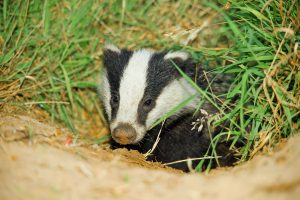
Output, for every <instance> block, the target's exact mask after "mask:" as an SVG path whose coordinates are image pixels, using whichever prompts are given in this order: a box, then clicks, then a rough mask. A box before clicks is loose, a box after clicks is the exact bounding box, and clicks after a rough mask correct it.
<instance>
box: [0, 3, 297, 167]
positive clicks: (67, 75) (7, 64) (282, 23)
mask: <svg viewBox="0 0 300 200" xmlns="http://www.w3.org/2000/svg"><path fill="white" fill-rule="evenodd" d="M299 20H300V11H299V1H297V0H287V1H283V0H268V1H264V0H255V1H238V0H231V1H225V0H220V1H214V2H213V3H212V2H211V1H197V0H191V1H160V0H159V1H154V0H153V1H152V0H151V1H137V0H130V1H129V0H127V1H126V0H115V1H109V0H102V1H94V0H87V1H83V0H82V1H80V0H69V1H66V0H63V1H60V0H51V1H50V0H44V1H40V0H32V1H30V0H22V1H21V0H19V1H18V0H14V1H9V0H3V1H1V2H0V109H3V110H5V111H6V112H12V113H13V112H15V109H23V110H28V109H31V110H35V112H38V111H46V113H47V118H48V119H50V120H52V121H55V122H58V123H62V124H64V125H66V126H67V127H68V128H69V129H70V130H71V131H72V132H73V133H74V135H75V136H76V138H77V139H83V138H84V137H86V136H87V135H89V136H91V137H90V138H91V139H90V140H89V142H90V143H99V142H101V141H102V139H103V137H102V136H104V135H106V134H107V133H108V131H107V129H106V128H105V127H106V126H105V120H104V117H103V110H102V108H101V106H100V104H99V100H98V96H97V92H96V91H97V89H96V86H97V78H98V74H99V71H100V70H101V67H102V63H101V56H102V47H103V44H104V41H110V42H113V43H115V44H117V45H119V46H121V47H127V48H131V49H137V48H142V47H147V48H148V47H150V48H154V49H158V50H185V51H188V52H190V53H191V55H192V56H193V58H194V59H195V60H196V61H197V62H199V64H202V65H203V66H204V68H208V67H214V69H215V70H214V71H215V72H216V73H234V74H235V80H234V86H233V87H232V88H231V90H229V91H228V94H227V96H228V97H232V96H235V95H238V96H239V98H240V99H239V101H238V102H237V103H236V105H235V106H234V109H232V110H231V111H230V112H229V113H228V114H224V115H222V116H221V119H220V120H219V121H218V122H217V123H221V122H222V121H223V120H226V119H230V121H231V125H230V129H228V130H225V131H224V132H223V133H222V135H226V136H228V138H229V139H231V140H232V141H233V146H234V144H235V142H237V141H241V140H242V141H245V143H244V145H243V147H242V148H239V149H237V150H238V153H239V154H240V155H242V156H241V161H244V160H247V159H249V158H251V157H253V156H254V155H255V154H256V153H257V152H259V151H260V150H262V149H263V148H266V147H273V146H274V144H276V143H277V142H278V141H280V139H281V138H285V137H288V136H290V135H292V134H295V133H296V132H299V127H300V117H299V116H300V69H299V66H300V61H299V59H300V52H299V41H300V34H299V33H300V32H299V28H300V23H299ZM199 92H200V94H202V95H203V92H204V93H205V94H206V98H208V99H214V96H213V94H210V93H209V91H201V90H199ZM12 107H13V108H14V109H11V108H12ZM37 110H38V111H37ZM247 127H251V128H250V129H251V130H249V131H246V129H247ZM217 140H218V138H215V140H214V141H213V143H214V142H217Z"/></svg>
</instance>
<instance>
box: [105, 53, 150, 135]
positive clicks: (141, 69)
mask: <svg viewBox="0 0 300 200" xmlns="http://www.w3.org/2000/svg"><path fill="white" fill-rule="evenodd" d="M152 54H153V51H149V50H140V51H136V52H134V53H133V55H132V56H131V58H130V59H129V62H128V65H127V67H126V68H125V70H124V74H123V76H122V78H121V82H120V89H119V93H120V103H119V108H118V111H117V115H116V119H115V120H114V122H113V123H112V124H111V128H112V130H113V129H114V128H116V126H117V125H118V123H122V122H123V123H130V124H131V125H133V126H134V127H135V128H136V131H137V132H138V135H137V138H140V136H139V135H140V134H144V133H140V131H142V129H144V128H142V127H137V126H139V125H138V123H137V122H136V121H137V114H138V113H137V110H138V105H139V102H140V101H141V99H142V98H143V95H144V91H145V88H146V78H147V69H148V62H149V60H150V58H151V55H152ZM143 132H145V130H144V131H143ZM143 136H144V135H142V136H141V138H142V137H143Z"/></svg>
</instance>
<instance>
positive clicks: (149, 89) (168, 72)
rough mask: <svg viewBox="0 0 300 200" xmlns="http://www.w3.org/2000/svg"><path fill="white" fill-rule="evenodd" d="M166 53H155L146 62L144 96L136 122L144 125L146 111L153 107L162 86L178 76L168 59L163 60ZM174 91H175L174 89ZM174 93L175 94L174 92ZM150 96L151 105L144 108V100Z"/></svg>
mask: <svg viewBox="0 0 300 200" xmlns="http://www.w3.org/2000/svg"><path fill="white" fill-rule="evenodd" d="M165 54H166V53H155V54H153V55H152V57H151V59H150V60H149V63H148V66H149V67H148V69H147V80H146V88H145V92H144V96H143V98H142V100H141V102H140V103H139V106H138V119H137V120H138V122H139V123H140V124H142V125H145V122H146V119H147V116H148V113H149V112H150V111H151V110H152V109H153V108H154V107H155V102H156V99H157V98H158V96H159V95H160V94H161V92H162V90H163V88H164V87H165V86H166V85H168V84H169V83H170V82H171V81H172V80H174V79H176V78H177V77H178V73H177V70H176V68H174V67H173V66H172V63H171V62H170V61H166V60H164V56H165ZM174 92H175V91H174ZM174 95H176V94H174ZM148 98H151V99H152V101H153V102H154V103H153V104H152V105H151V107H150V108H149V107H148V108H147V110H145V109H144V107H143V105H144V102H145V100H147V99H148Z"/></svg>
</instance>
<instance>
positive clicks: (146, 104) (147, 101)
mask: <svg viewBox="0 0 300 200" xmlns="http://www.w3.org/2000/svg"><path fill="white" fill-rule="evenodd" d="M152 102H153V101H152V99H147V100H146V101H144V106H145V107H150V106H151V105H152Z"/></svg>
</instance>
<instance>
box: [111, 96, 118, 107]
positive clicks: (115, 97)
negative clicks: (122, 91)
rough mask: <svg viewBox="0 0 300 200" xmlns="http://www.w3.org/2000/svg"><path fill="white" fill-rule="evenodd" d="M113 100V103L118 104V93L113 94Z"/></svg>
mask: <svg viewBox="0 0 300 200" xmlns="http://www.w3.org/2000/svg"><path fill="white" fill-rule="evenodd" d="M110 100H111V102H112V104H114V105H115V104H117V103H119V96H118V95H116V94H113V95H112V96H111V99H110Z"/></svg>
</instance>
